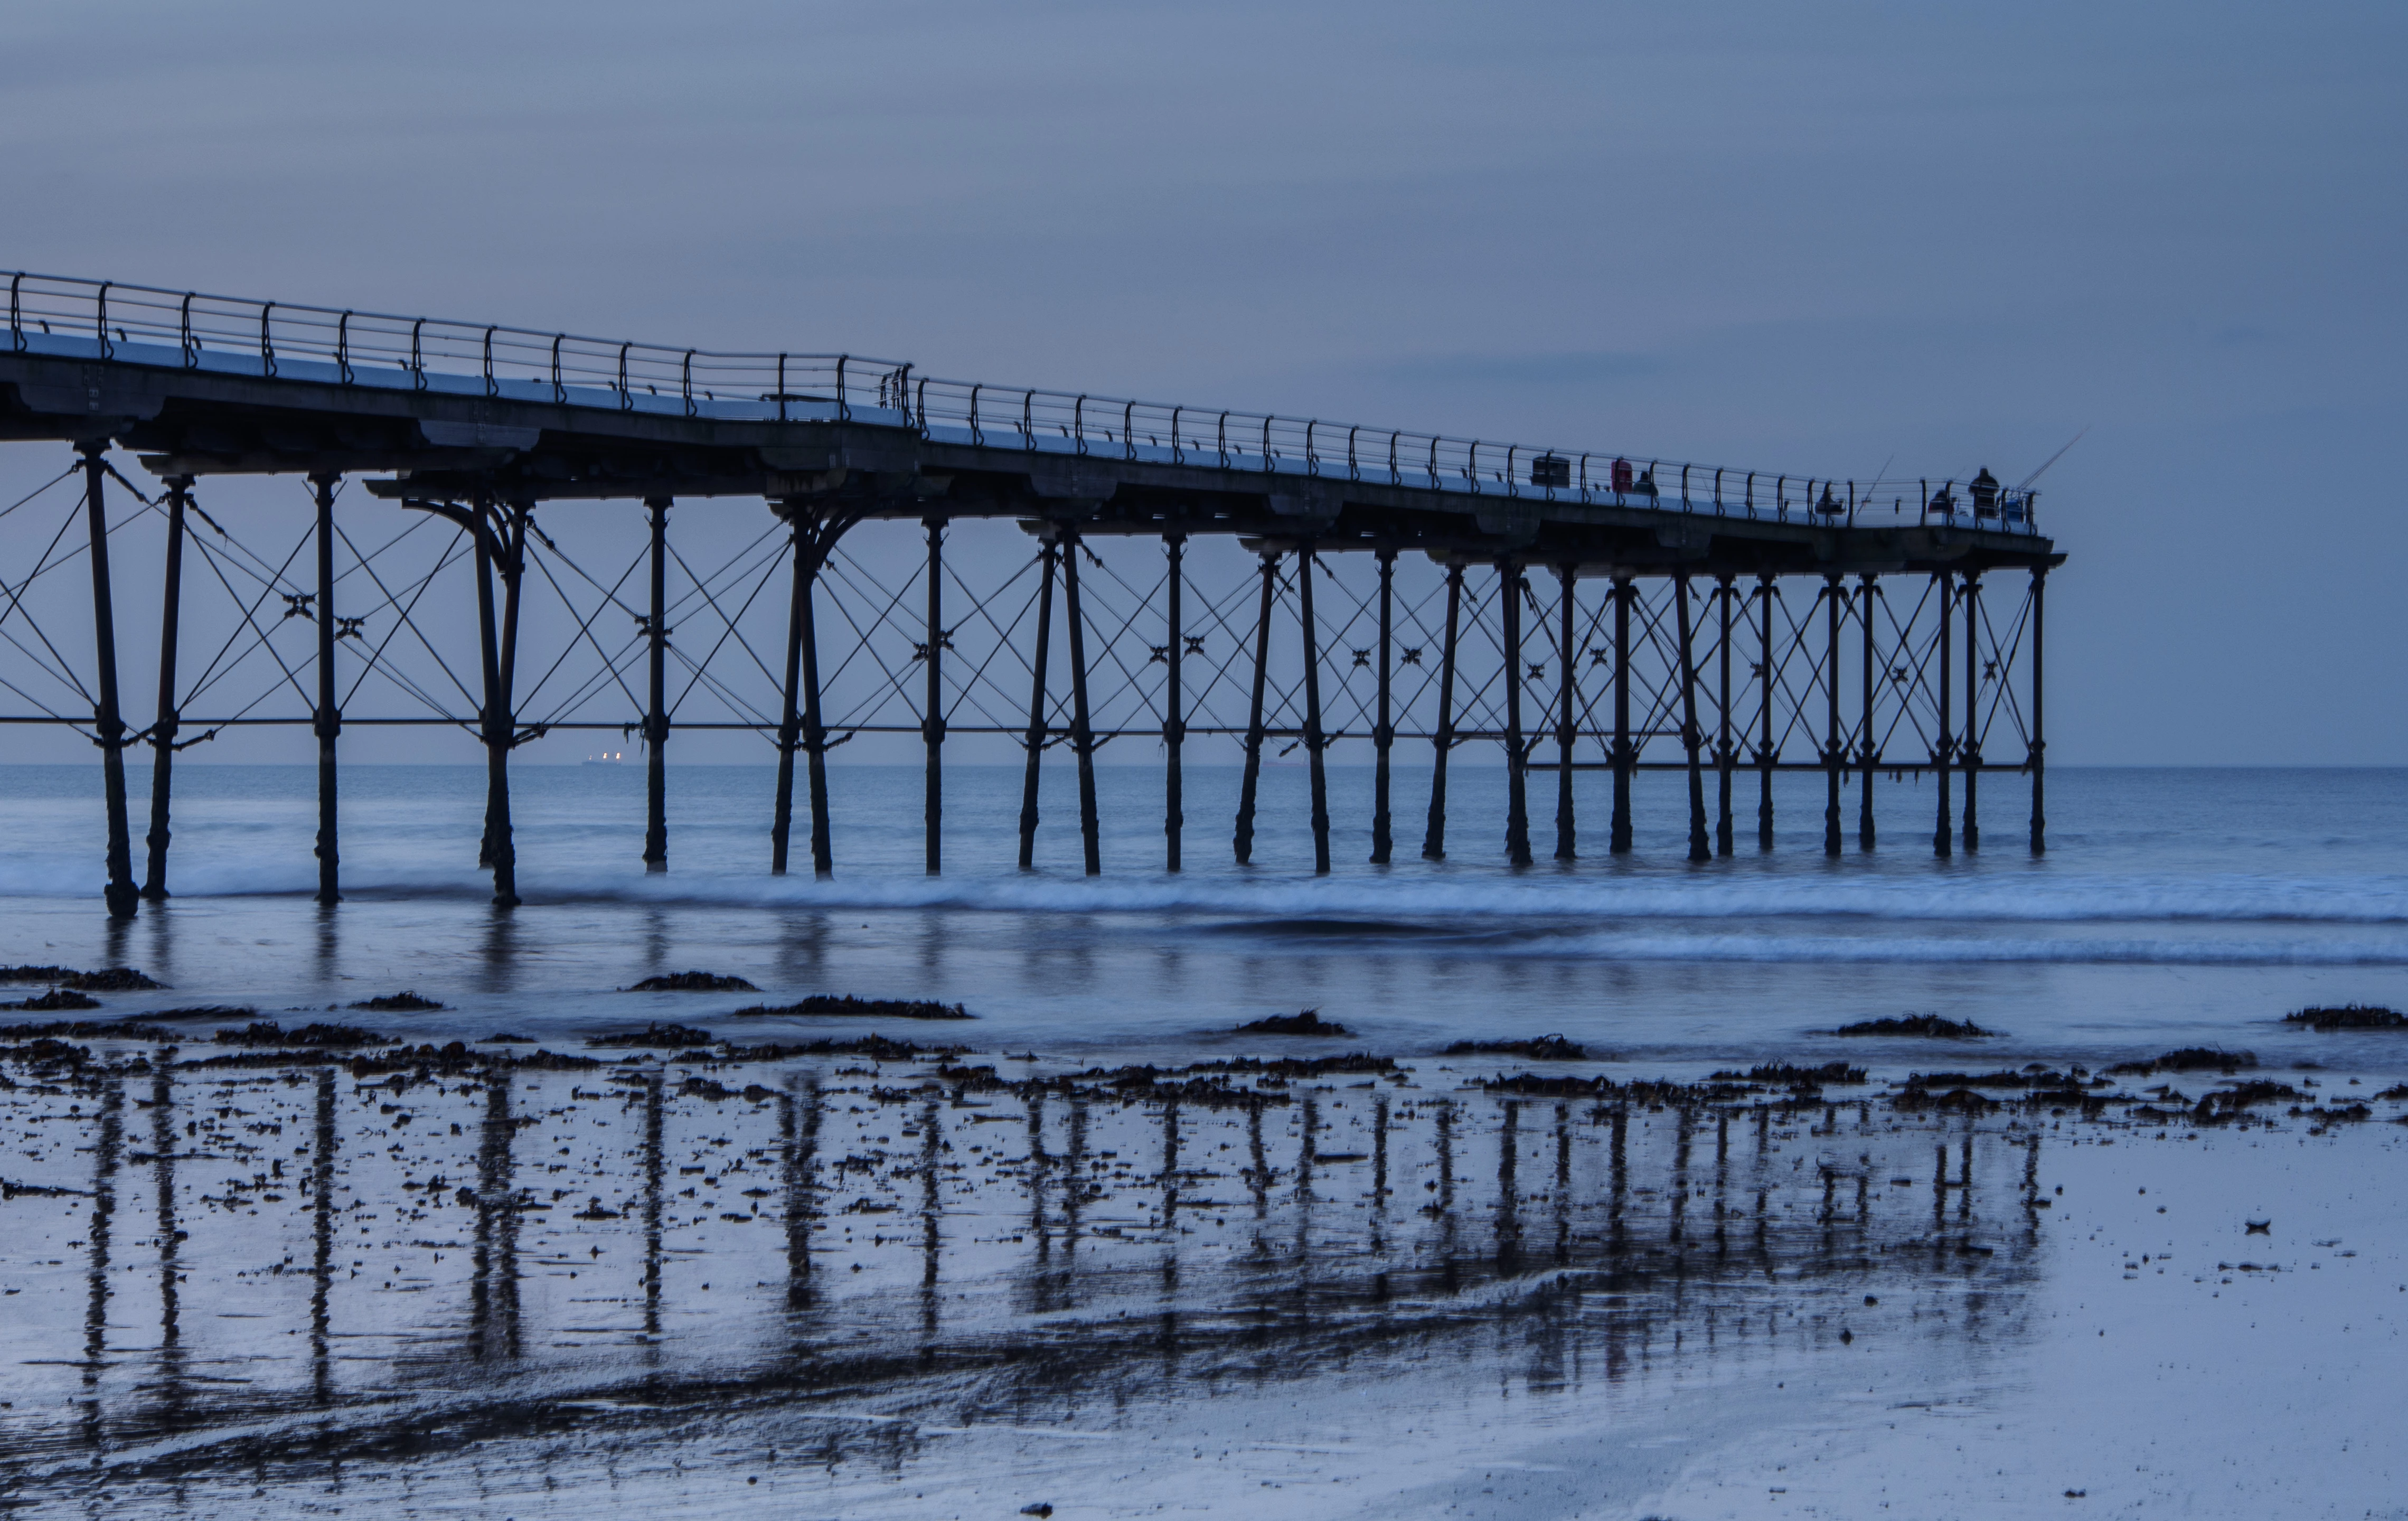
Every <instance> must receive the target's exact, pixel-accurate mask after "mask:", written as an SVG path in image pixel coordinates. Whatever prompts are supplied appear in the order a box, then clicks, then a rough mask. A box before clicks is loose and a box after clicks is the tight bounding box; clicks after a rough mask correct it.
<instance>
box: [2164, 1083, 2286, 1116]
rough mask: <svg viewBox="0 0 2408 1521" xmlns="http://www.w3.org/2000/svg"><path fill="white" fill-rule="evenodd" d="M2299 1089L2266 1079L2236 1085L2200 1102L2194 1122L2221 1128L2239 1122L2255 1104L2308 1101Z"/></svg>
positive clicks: (2215, 1092)
mask: <svg viewBox="0 0 2408 1521" xmlns="http://www.w3.org/2000/svg"><path fill="white" fill-rule="evenodd" d="M2304 1097H2305V1095H2303V1094H2301V1093H2300V1090H2299V1089H2297V1088H2294V1087H2292V1086H2291V1085H2290V1084H2289V1083H2269V1082H2266V1081H2264V1080H2262V1079H2257V1080H2253V1081H2251V1082H2247V1083H2234V1084H2233V1085H2232V1086H2231V1087H2229V1088H2218V1089H2217V1090H2215V1091H2214V1093H2211V1094H2208V1095H2206V1096H2204V1097H2203V1098H2200V1101H2199V1107H2198V1108H2197V1109H2195V1110H2193V1111H2191V1116H2190V1117H2191V1118H2192V1120H2194V1121H2195V1122H2197V1123H2198V1124H2200V1125H2221V1124H2224V1123H2225V1122H2226V1121H2229V1120H2235V1119H2239V1118H2240V1117H2241V1116H2242V1115H2243V1114H2246V1113H2247V1112H2249V1109H2250V1106H2251V1105H2253V1104H2266V1103H2272V1102H2273V1101H2274V1100H2275V1099H2278V1098H2304Z"/></svg>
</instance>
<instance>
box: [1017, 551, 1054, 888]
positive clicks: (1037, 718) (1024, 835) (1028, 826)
mask: <svg viewBox="0 0 2408 1521" xmlns="http://www.w3.org/2000/svg"><path fill="white" fill-rule="evenodd" d="M1060 554H1061V552H1060V551H1059V550H1057V549H1056V548H1054V541H1053V540H1052V539H1050V538H1049V539H1047V540H1046V541H1045V545H1044V547H1043V548H1042V549H1040V550H1039V551H1038V561H1039V567H1040V568H1039V571H1038V574H1037V660H1036V663H1035V665H1034V667H1032V668H1031V670H1030V673H1029V674H1030V682H1029V688H1028V738H1027V739H1026V740H1025V745H1026V747H1027V750H1028V764H1027V768H1026V769H1025V771H1024V772H1023V773H1022V777H1021V782H1020V869H1021V870H1023V871H1028V870H1032V869H1034V868H1036V865H1037V768H1038V767H1039V765H1040V764H1042V763H1043V761H1044V759H1045V730H1046V727H1047V724H1046V720H1047V718H1048V717H1049V716H1050V715H1049V714H1048V713H1047V712H1046V710H1045V661H1046V656H1047V655H1048V654H1049V653H1051V646H1052V644H1053V641H1054V562H1055V561H1056V560H1057V559H1059V558H1060Z"/></svg>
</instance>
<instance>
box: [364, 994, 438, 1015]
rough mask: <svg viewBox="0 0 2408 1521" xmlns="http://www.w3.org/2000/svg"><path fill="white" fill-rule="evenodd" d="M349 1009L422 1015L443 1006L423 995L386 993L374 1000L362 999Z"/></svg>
mask: <svg viewBox="0 0 2408 1521" xmlns="http://www.w3.org/2000/svg"><path fill="white" fill-rule="evenodd" d="M351 1007H352V1008H354V1009H365V1010H366V1011H367V1012H369V1013H372V1014H423V1013H425V1012H428V1011H430V1010H435V1009H440V1008H442V1007H443V1006H442V1005H441V1004H439V1003H437V1002H436V1001H435V1000H434V999H433V998H430V997H426V996H425V995H423V994H419V993H409V992H402V993H387V994H384V995H382V996H381V997H374V998H362V999H361V1000H360V1001H359V1002H357V1003H355V1004H353V1005H351Z"/></svg>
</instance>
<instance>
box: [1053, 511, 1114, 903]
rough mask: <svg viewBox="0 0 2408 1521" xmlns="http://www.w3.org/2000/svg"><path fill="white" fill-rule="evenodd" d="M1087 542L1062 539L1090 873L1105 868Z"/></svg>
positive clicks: (1074, 733) (1082, 836)
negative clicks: (1084, 575)
mask: <svg viewBox="0 0 2408 1521" xmlns="http://www.w3.org/2000/svg"><path fill="white" fill-rule="evenodd" d="M1085 548H1086V546H1085V545H1084V544H1082V543H1081V542H1080V541H1079V539H1078V538H1077V537H1076V536H1075V535H1072V536H1066V537H1065V538H1064V540H1063V543H1062V614H1063V619H1064V626H1065V627H1066V628H1067V629H1068V631H1069V635H1070V753H1072V754H1073V755H1075V756H1076V757H1077V758H1078V762H1079V844H1080V849H1081V851H1082V854H1084V856H1085V859H1086V867H1087V875H1088V876H1090V877H1097V876H1101V875H1102V874H1103V870H1104V859H1103V847H1102V842H1101V841H1100V840H1099V839H1097V821H1096V735H1095V730H1094V729H1093V727H1091V726H1090V725H1089V723H1088V719H1087V635H1086V621H1085V618H1084V616H1083V615H1082V613H1081V611H1080V610H1079V556H1080V554H1081V553H1082V552H1083V551H1084V550H1085Z"/></svg>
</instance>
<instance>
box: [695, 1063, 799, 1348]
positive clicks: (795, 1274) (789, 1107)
mask: <svg viewBox="0 0 2408 1521" xmlns="http://www.w3.org/2000/svg"><path fill="white" fill-rule="evenodd" d="M800 1087H801V1094H800V1097H799V1099H798V1098H797V1096H796V1094H794V1093H791V1092H789V1093H783V1094H780V1095H779V1096H778V1139H779V1146H780V1160H781V1163H782V1165H783V1170H784V1175H785V1187H786V1211H785V1220H786V1303H787V1304H788V1305H789V1306H790V1307H792V1308H794V1309H797V1310H799V1309H802V1308H803V1307H804V1306H806V1305H808V1304H810V1298H811V1208H812V1206H811V1194H812V1185H813V1183H814V1180H815V1176H816V1172H817V1169H818V1166H819V1143H820V1083H819V1078H818V1076H817V1074H808V1075H806V1076H805V1077H804V1078H803V1079H802V1081H801V1083H800ZM797 1111H799V1112H800V1113H799V1117H798V1115H797ZM657 1193H658V1190H657V1188H655V1189H654V1197H657Z"/></svg>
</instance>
